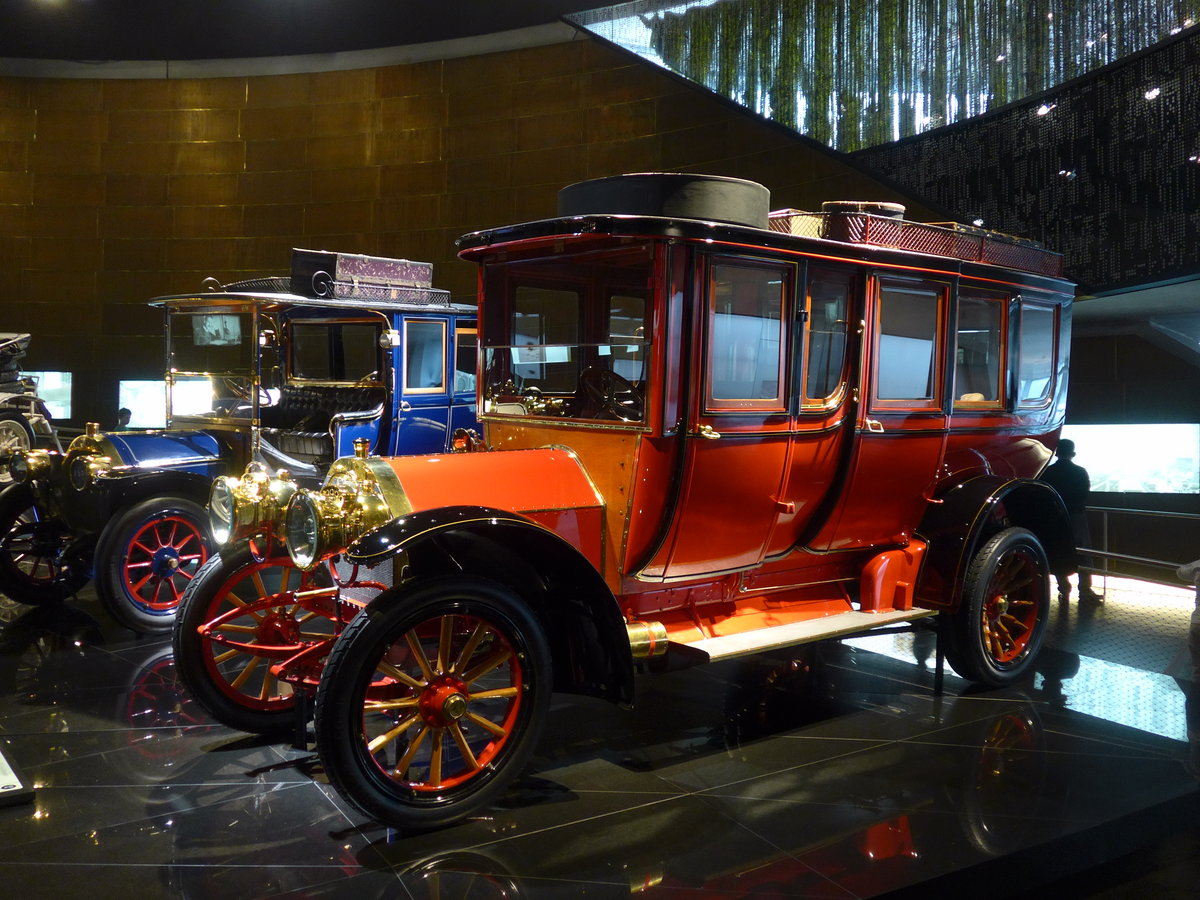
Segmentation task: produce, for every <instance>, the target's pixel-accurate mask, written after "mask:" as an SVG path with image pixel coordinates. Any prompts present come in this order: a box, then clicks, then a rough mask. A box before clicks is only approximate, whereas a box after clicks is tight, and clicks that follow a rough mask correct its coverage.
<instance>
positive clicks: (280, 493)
mask: <svg viewBox="0 0 1200 900" xmlns="http://www.w3.org/2000/svg"><path fill="white" fill-rule="evenodd" d="M294 493H296V482H294V481H292V477H291V473H289V472H288V471H287V470H286V469H280V470H279V471H278V472H276V473H275V475H274V476H272V475H271V472H270V470H269V469H268V468H267V467H266V466H265V465H264V464H263V463H260V462H252V463H250V465H248V466H247V467H246V471H245V473H244V474H243V475H242V477H241V478H230V477H222V478H217V479H216V480H214V481H213V486H212V488H211V489H210V491H209V494H208V517H209V522H210V524H211V526H212V533H213V538H214V540H216V541H217V543H218V544H229V543H232V542H234V541H237V540H241V539H242V538H248V537H254V536H256V535H262V536H265V537H267V538H268V539H270V538H271V537H273V536H274V535H276V534H278V533H279V531H280V529H281V526H282V525H283V514H284V510H286V509H287V504H288V501H289V500H291V499H292V495H293V494H294Z"/></svg>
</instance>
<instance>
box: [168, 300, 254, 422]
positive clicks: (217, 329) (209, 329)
mask: <svg viewBox="0 0 1200 900" xmlns="http://www.w3.org/2000/svg"><path fill="white" fill-rule="evenodd" d="M258 330H259V329H258V324H257V323H256V322H255V317H254V314H253V312H251V311H249V310H245V309H242V310H238V309H233V308H230V307H218V308H216V309H213V310H199V311H195V310H178V309H173V310H171V317H170V325H169V331H170V358H169V361H168V368H169V372H168V378H167V386H168V391H167V406H168V415H169V416H171V417H172V418H179V417H180V416H209V417H211V416H218V417H234V418H245V417H248V416H249V415H250V399H251V398H252V397H253V396H254V395H255V392H256V391H257V392H258V394H259V402H260V404H266V403H268V402H269V396H268V393H267V391H266V390H265V388H264V386H263V385H261V384H259V377H258V355H257V351H258V348H259V343H258Z"/></svg>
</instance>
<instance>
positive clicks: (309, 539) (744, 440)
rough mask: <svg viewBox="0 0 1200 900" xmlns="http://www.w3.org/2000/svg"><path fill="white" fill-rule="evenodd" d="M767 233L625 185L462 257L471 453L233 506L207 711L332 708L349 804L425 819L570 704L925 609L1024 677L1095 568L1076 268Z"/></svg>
mask: <svg viewBox="0 0 1200 900" xmlns="http://www.w3.org/2000/svg"><path fill="white" fill-rule="evenodd" d="M768 210H769V195H768V192H767V190H766V189H765V188H764V187H762V186H761V185H757V184H754V183H752V182H746V181H741V180H738V179H732V178H719V177H706V176H691V175H675V174H670V175H665V174H643V175H628V176H620V177H616V178H609V179H600V180H597V181H591V182H583V183H580V184H577V185H572V186H570V187H568V188H565V189H563V191H561V192H560V195H559V210H558V216H557V217H555V218H552V219H547V220H544V221H537V222H531V223H526V224H521V225H514V226H511V227H503V228H494V229H489V230H487V231H481V232H477V233H473V234H469V235H466V236H465V237H463V238H461V239H460V241H459V246H460V256H461V257H462V258H464V259H467V260H470V261H473V262H476V263H477V264H478V266H479V302H480V320H479V322H480V329H479V338H480V359H479V374H480V378H479V384H480V388H479V390H480V396H479V403H480V405H479V408H480V410H481V416H480V418H481V421H482V424H483V435H482V437H481V438H480V437H478V436H476V435H473V434H464V435H461V436H460V438H461V441H460V443H461V445H462V447H463V450H464V451H465V452H458V453H448V454H437V455H432V456H414V457H397V458H368V457H367V456H366V455H365V449H364V451H363V453H362V454H361V455H359V456H357V457H354V458H347V459H343V460H340V461H339V462H338V463H336V464H335V465H334V466H333V468H332V469H331V470H330V472H329V476H328V478H327V480H326V482H325V484H324V486H323V487H322V488H321V490H319V491H300V490H296V489H295V485H294V484H291V483H290V482H289V481H288V479H287V477H286V473H284V474H283V475H282V476H276V477H271V476H270V474H269V473H267V472H265V471H262V470H261V469H259V470H257V471H252V472H248V473H247V475H246V476H245V477H244V478H243V479H241V480H240V481H239V480H235V479H222V480H218V482H217V483H216V484H215V485H214V490H213V497H212V502H211V504H210V509H211V513H212V516H213V519H214V528H215V530H216V531H217V532H218V533H221V534H224V535H227V536H228V537H229V540H230V544H229V545H227V547H226V549H224V550H222V551H221V554H220V556H219V557H218V558H217V560H215V561H213V562H210V564H209V566H208V567H207V570H206V571H205V572H204V573H202V574H201V576H200V577H198V578H197V579H196V582H195V583H194V585H193V587H192V588H191V589H189V594H188V596H187V597H185V600H184V611H183V612H181V615H180V621H179V623H178V625H177V628H176V652H177V662H178V664H179V666H180V670H181V671H182V673H183V674H184V676H185V678H186V679H187V680H188V681H189V683H190V684H191V685H192V687H193V690H194V691H196V693H197V694H198V696H199V698H200V699H201V701H202V702H204V703H205V705H206V706H208V707H209V708H210V710H212V711H214V713H215V714H216V715H218V717H219V718H222V719H223V720H224V721H227V722H229V723H230V724H235V725H237V726H238V727H247V728H263V729H265V728H266V727H269V726H272V725H278V724H280V723H281V722H283V721H284V717H285V716H287V715H289V714H290V712H289V711H290V709H291V707H292V705H293V704H294V702H295V698H296V696H298V695H301V696H302V695H303V691H304V689H305V686H308V687H309V688H312V687H315V688H316V696H315V704H316V726H315V727H316V735H317V744H318V749H319V752H320V755H321V759H322V761H323V763H324V767H325V769H326V771H327V772H328V774H329V778H330V780H331V781H332V783H333V784H334V785H335V786H336V787H337V788H338V790H339V791H340V792H341V793H342V794H343V795H344V796H345V797H346V798H347V799H348V800H349V801H350V802H351V803H353V804H354V805H355V806H356V807H357V808H359V809H360V810H361V811H362V812H364V813H366V814H367V815H369V816H372V817H373V818H376V819H378V820H381V821H384V822H388V823H390V824H393V825H396V826H400V827H410V828H425V827H433V826H437V825H442V824H445V823H448V822H451V821H454V820H456V819H459V818H461V817H462V816H464V815H466V814H468V813H469V812H471V811H472V810H475V809H477V808H479V807H480V806H482V805H484V804H486V803H488V802H489V801H491V800H493V799H494V798H496V797H497V796H498V795H499V793H500V792H502V791H503V790H504V789H505V786H506V785H507V784H508V783H509V782H510V781H511V779H512V778H513V777H515V776H516V775H517V774H518V773H519V772H520V770H521V769H522V767H523V766H524V764H525V762H526V761H527V759H528V757H529V754H530V752H531V751H532V749H533V746H534V743H535V741H536V738H537V735H538V733H539V730H540V727H541V725H542V722H543V720H544V719H545V717H546V715H547V710H548V705H549V699H550V694H551V692H552V691H564V692H574V693H581V694H588V695H593V696H599V697H603V698H607V699H610V700H612V701H616V702H618V703H631V702H632V700H633V696H634V674H635V670H637V669H648V670H656V669H661V668H667V667H671V666H678V665H687V664H692V663H697V662H705V661H708V660H716V659H722V658H727V657H732V656H738V655H743V654H750V653H755V652H759V651H763V650H766V649H770V648H775V647H780V646H784V645H790V644H796V643H801V642H806V641H814V640H821V639H825V638H831V637H838V636H844V635H849V634H855V633H861V632H865V631H869V630H872V629H876V628H880V627H885V626H897V625H899V624H902V623H914V627H917V626H923V625H927V624H930V622H926V623H918V620H922V619H927V620H931V622H932V620H934V619H935V618H936V625H937V626H938V629H937V630H938V636H939V639H940V640H941V646H942V647H944V649H945V652H946V656H947V658H948V659H949V661H950V663H951V665H952V666H953V667H954V668H955V670H956V671H957V672H958V673H959V674H960V675H962V676H963V677H965V678H968V679H972V680H975V681H978V682H981V683H983V684H985V685H991V686H998V685H1003V684H1007V683H1009V682H1012V681H1015V680H1018V679H1020V678H1022V677H1024V676H1025V675H1027V674H1028V673H1029V672H1030V671H1031V667H1032V663H1033V660H1034V657H1035V656H1036V654H1037V652H1038V650H1039V647H1040V646H1041V643H1042V637H1043V632H1044V627H1045V622H1046V615H1047V609H1048V596H1049V590H1048V573H1049V572H1050V571H1051V570H1053V569H1055V567H1056V564H1058V563H1060V562H1063V563H1064V564H1065V561H1066V560H1068V559H1069V558H1070V554H1071V553H1072V552H1073V550H1072V547H1071V544H1070V536H1069V535H1070V529H1069V527H1068V524H1067V517H1066V513H1065V511H1064V509H1063V507H1062V504H1061V501H1060V500H1059V498H1058V496H1057V494H1055V492H1054V491H1053V490H1052V489H1050V488H1049V487H1047V486H1046V485H1044V484H1041V483H1039V482H1037V481H1036V480H1034V479H1035V478H1036V476H1037V475H1038V473H1039V472H1040V471H1041V469H1042V468H1043V466H1044V465H1045V463H1046V462H1047V460H1048V459H1049V457H1050V455H1051V453H1052V450H1053V448H1054V446H1055V443H1056V440H1057V436H1058V433H1059V429H1060V427H1061V425H1062V422H1063V415H1064V407H1065V397H1066V387H1067V359H1068V346H1069V335H1070V314H1071V298H1072V290H1073V288H1072V285H1071V284H1070V283H1069V282H1067V281H1066V280H1064V279H1063V278H1062V260H1061V257H1060V256H1058V255H1057V254H1054V253H1050V252H1048V251H1046V250H1044V249H1042V248H1040V247H1039V246H1037V245H1035V244H1033V243H1031V242H1028V241H1023V240H1020V239H1016V238H1011V237H1008V236H1005V235H1000V234H996V233H992V232H985V231H982V230H980V229H977V228H970V227H964V226H959V225H930V224H923V223H916V222H909V221H906V220H905V219H903V218H902V212H903V211H902V209H900V208H898V207H896V206H895V205H894V204H864V203H840V204H826V209H825V210H824V211H823V212H821V213H804V212H798V211H795V210H786V211H783V212H779V213H769V212H768ZM281 545H282V546H286V550H287V554H288V555H287V556H286V557H285V556H284V555H283V550H282V548H281ZM297 569H299V570H300V571H299V573H296V570H297Z"/></svg>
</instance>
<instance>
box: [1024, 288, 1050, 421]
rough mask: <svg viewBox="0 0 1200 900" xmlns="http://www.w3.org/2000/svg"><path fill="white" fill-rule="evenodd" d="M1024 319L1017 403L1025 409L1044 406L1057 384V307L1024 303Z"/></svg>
mask: <svg viewBox="0 0 1200 900" xmlns="http://www.w3.org/2000/svg"><path fill="white" fill-rule="evenodd" d="M1020 317H1021V318H1020V324H1019V325H1018V336H1017V342H1018V344H1017V346H1018V348H1019V353H1020V362H1019V364H1018V366H1017V403H1018V404H1019V405H1021V406H1041V405H1043V404H1044V403H1045V402H1046V400H1047V398H1048V397H1049V396H1050V389H1051V387H1052V386H1053V383H1054V334H1055V328H1054V325H1055V310H1054V307H1049V306H1035V305H1034V304H1032V303H1029V302H1027V301H1022V302H1021V304H1020Z"/></svg>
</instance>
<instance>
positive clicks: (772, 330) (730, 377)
mask: <svg viewBox="0 0 1200 900" xmlns="http://www.w3.org/2000/svg"><path fill="white" fill-rule="evenodd" d="M790 276H791V270H790V268H789V267H785V266H766V265H752V264H748V263H739V264H733V263H715V264H714V265H713V267H712V275H711V280H710V282H709V302H708V315H709V323H708V396H707V401H708V402H707V406H708V409H710V410H738V409H753V410H763V411H776V410H778V411H783V410H785V409H786V401H785V391H784V386H785V384H786V376H787V371H786V367H785V365H784V351H785V350H786V347H787V339H786V334H785V332H784V318H783V309H784V298H785V296H786V291H787V288H788V283H789V280H790Z"/></svg>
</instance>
